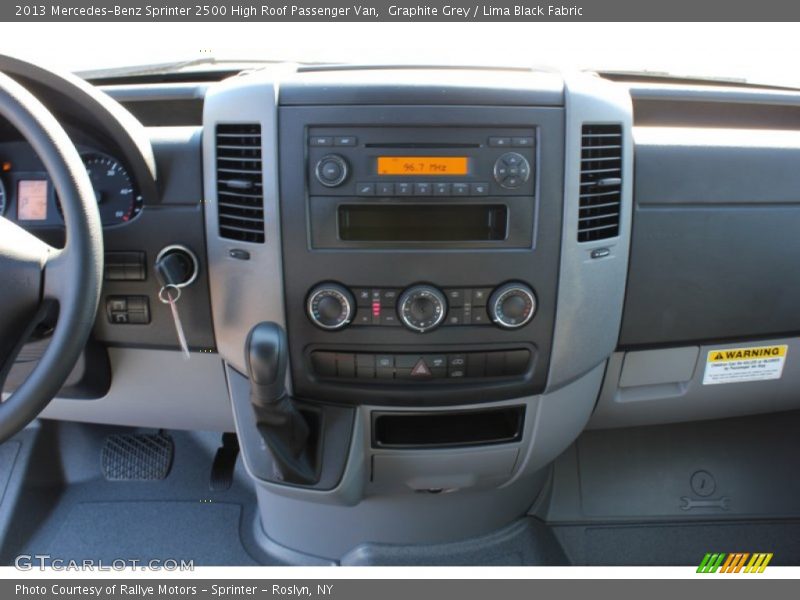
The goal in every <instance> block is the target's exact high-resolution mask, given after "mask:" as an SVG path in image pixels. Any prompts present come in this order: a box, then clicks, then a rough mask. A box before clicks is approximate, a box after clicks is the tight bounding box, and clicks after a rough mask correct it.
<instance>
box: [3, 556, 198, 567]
mask: <svg viewBox="0 0 800 600" xmlns="http://www.w3.org/2000/svg"><path fill="white" fill-rule="evenodd" d="M14 567H16V568H17V569H18V570H20V571H33V570H35V569H38V570H40V571H44V570H46V569H49V570H53V571H125V570H128V569H136V570H139V571H194V560H184V559H174V558H166V559H160V558H159V559H152V560H137V559H130V558H116V559H114V560H111V561H104V560H94V559H82V560H71V559H62V558H54V557H52V556H51V555H49V554H20V555H19V556H17V558H15V559H14Z"/></svg>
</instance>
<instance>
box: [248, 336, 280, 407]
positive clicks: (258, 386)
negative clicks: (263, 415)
mask: <svg viewBox="0 0 800 600" xmlns="http://www.w3.org/2000/svg"><path fill="white" fill-rule="evenodd" d="M288 354H289V348H288V346H287V343H286V332H285V331H284V330H283V328H282V327H281V326H280V325H278V324H277V323H269V322H264V323H259V324H258V325H256V326H255V327H253V328H252V329H251V330H250V333H249V334H248V336H247V343H246V346H245V356H244V360H245V363H246V365H247V375H248V377H249V378H250V385H251V396H250V399H251V401H252V402H253V404H255V405H258V406H267V405H271V404H277V403H278V402H280V401H281V400H282V399H283V397H284V396H286V383H285V382H286V362H287V356H288Z"/></svg>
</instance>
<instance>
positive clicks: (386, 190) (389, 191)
mask: <svg viewBox="0 0 800 600" xmlns="http://www.w3.org/2000/svg"><path fill="white" fill-rule="evenodd" d="M393 195H394V184H393V183H379V184H378V196H393Z"/></svg>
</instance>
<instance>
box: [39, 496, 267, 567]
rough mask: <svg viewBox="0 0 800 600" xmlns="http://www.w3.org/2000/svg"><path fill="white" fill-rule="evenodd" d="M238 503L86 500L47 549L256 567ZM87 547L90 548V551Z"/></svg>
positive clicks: (57, 553) (55, 553) (108, 558)
mask: <svg viewBox="0 0 800 600" xmlns="http://www.w3.org/2000/svg"><path fill="white" fill-rule="evenodd" d="M241 516H242V509H241V506H240V505H238V504H223V503H203V502H158V501H155V502H81V503H78V504H76V505H75V506H73V507H72V510H70V511H69V513H68V514H67V517H66V519H65V521H64V522H63V523H62V525H61V527H60V528H59V530H58V533H56V535H55V537H54V539H53V540H52V541H51V542H50V543H49V544H47V546H48V547H47V548H30V549H29V550H30V553H31V554H49V555H50V556H51V557H52V558H53V559H63V560H70V559H73V560H82V559H93V560H101V561H103V562H104V563H106V564H109V563H111V562H112V561H114V560H118V559H126V560H130V559H136V560H139V561H149V560H154V559H157V560H165V559H175V560H178V561H180V560H187V561H188V560H193V561H194V564H195V565H196V566H200V565H254V564H256V563H255V561H254V560H253V559H252V558H251V557H250V555H249V554H248V553H247V552H246V551H245V550H244V548H243V546H242V542H241V538H240V535H239V525H240V519H241ZM87 549H90V551H89V553H88V555H87Z"/></svg>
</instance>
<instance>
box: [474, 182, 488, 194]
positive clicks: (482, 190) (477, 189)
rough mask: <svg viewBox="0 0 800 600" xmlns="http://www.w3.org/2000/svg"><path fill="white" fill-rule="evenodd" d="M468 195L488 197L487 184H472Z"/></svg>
mask: <svg viewBox="0 0 800 600" xmlns="http://www.w3.org/2000/svg"><path fill="white" fill-rule="evenodd" d="M470 193H471V194H472V195H473V196H488V195H489V184H488V183H473V184H472V185H471V186H470Z"/></svg>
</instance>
